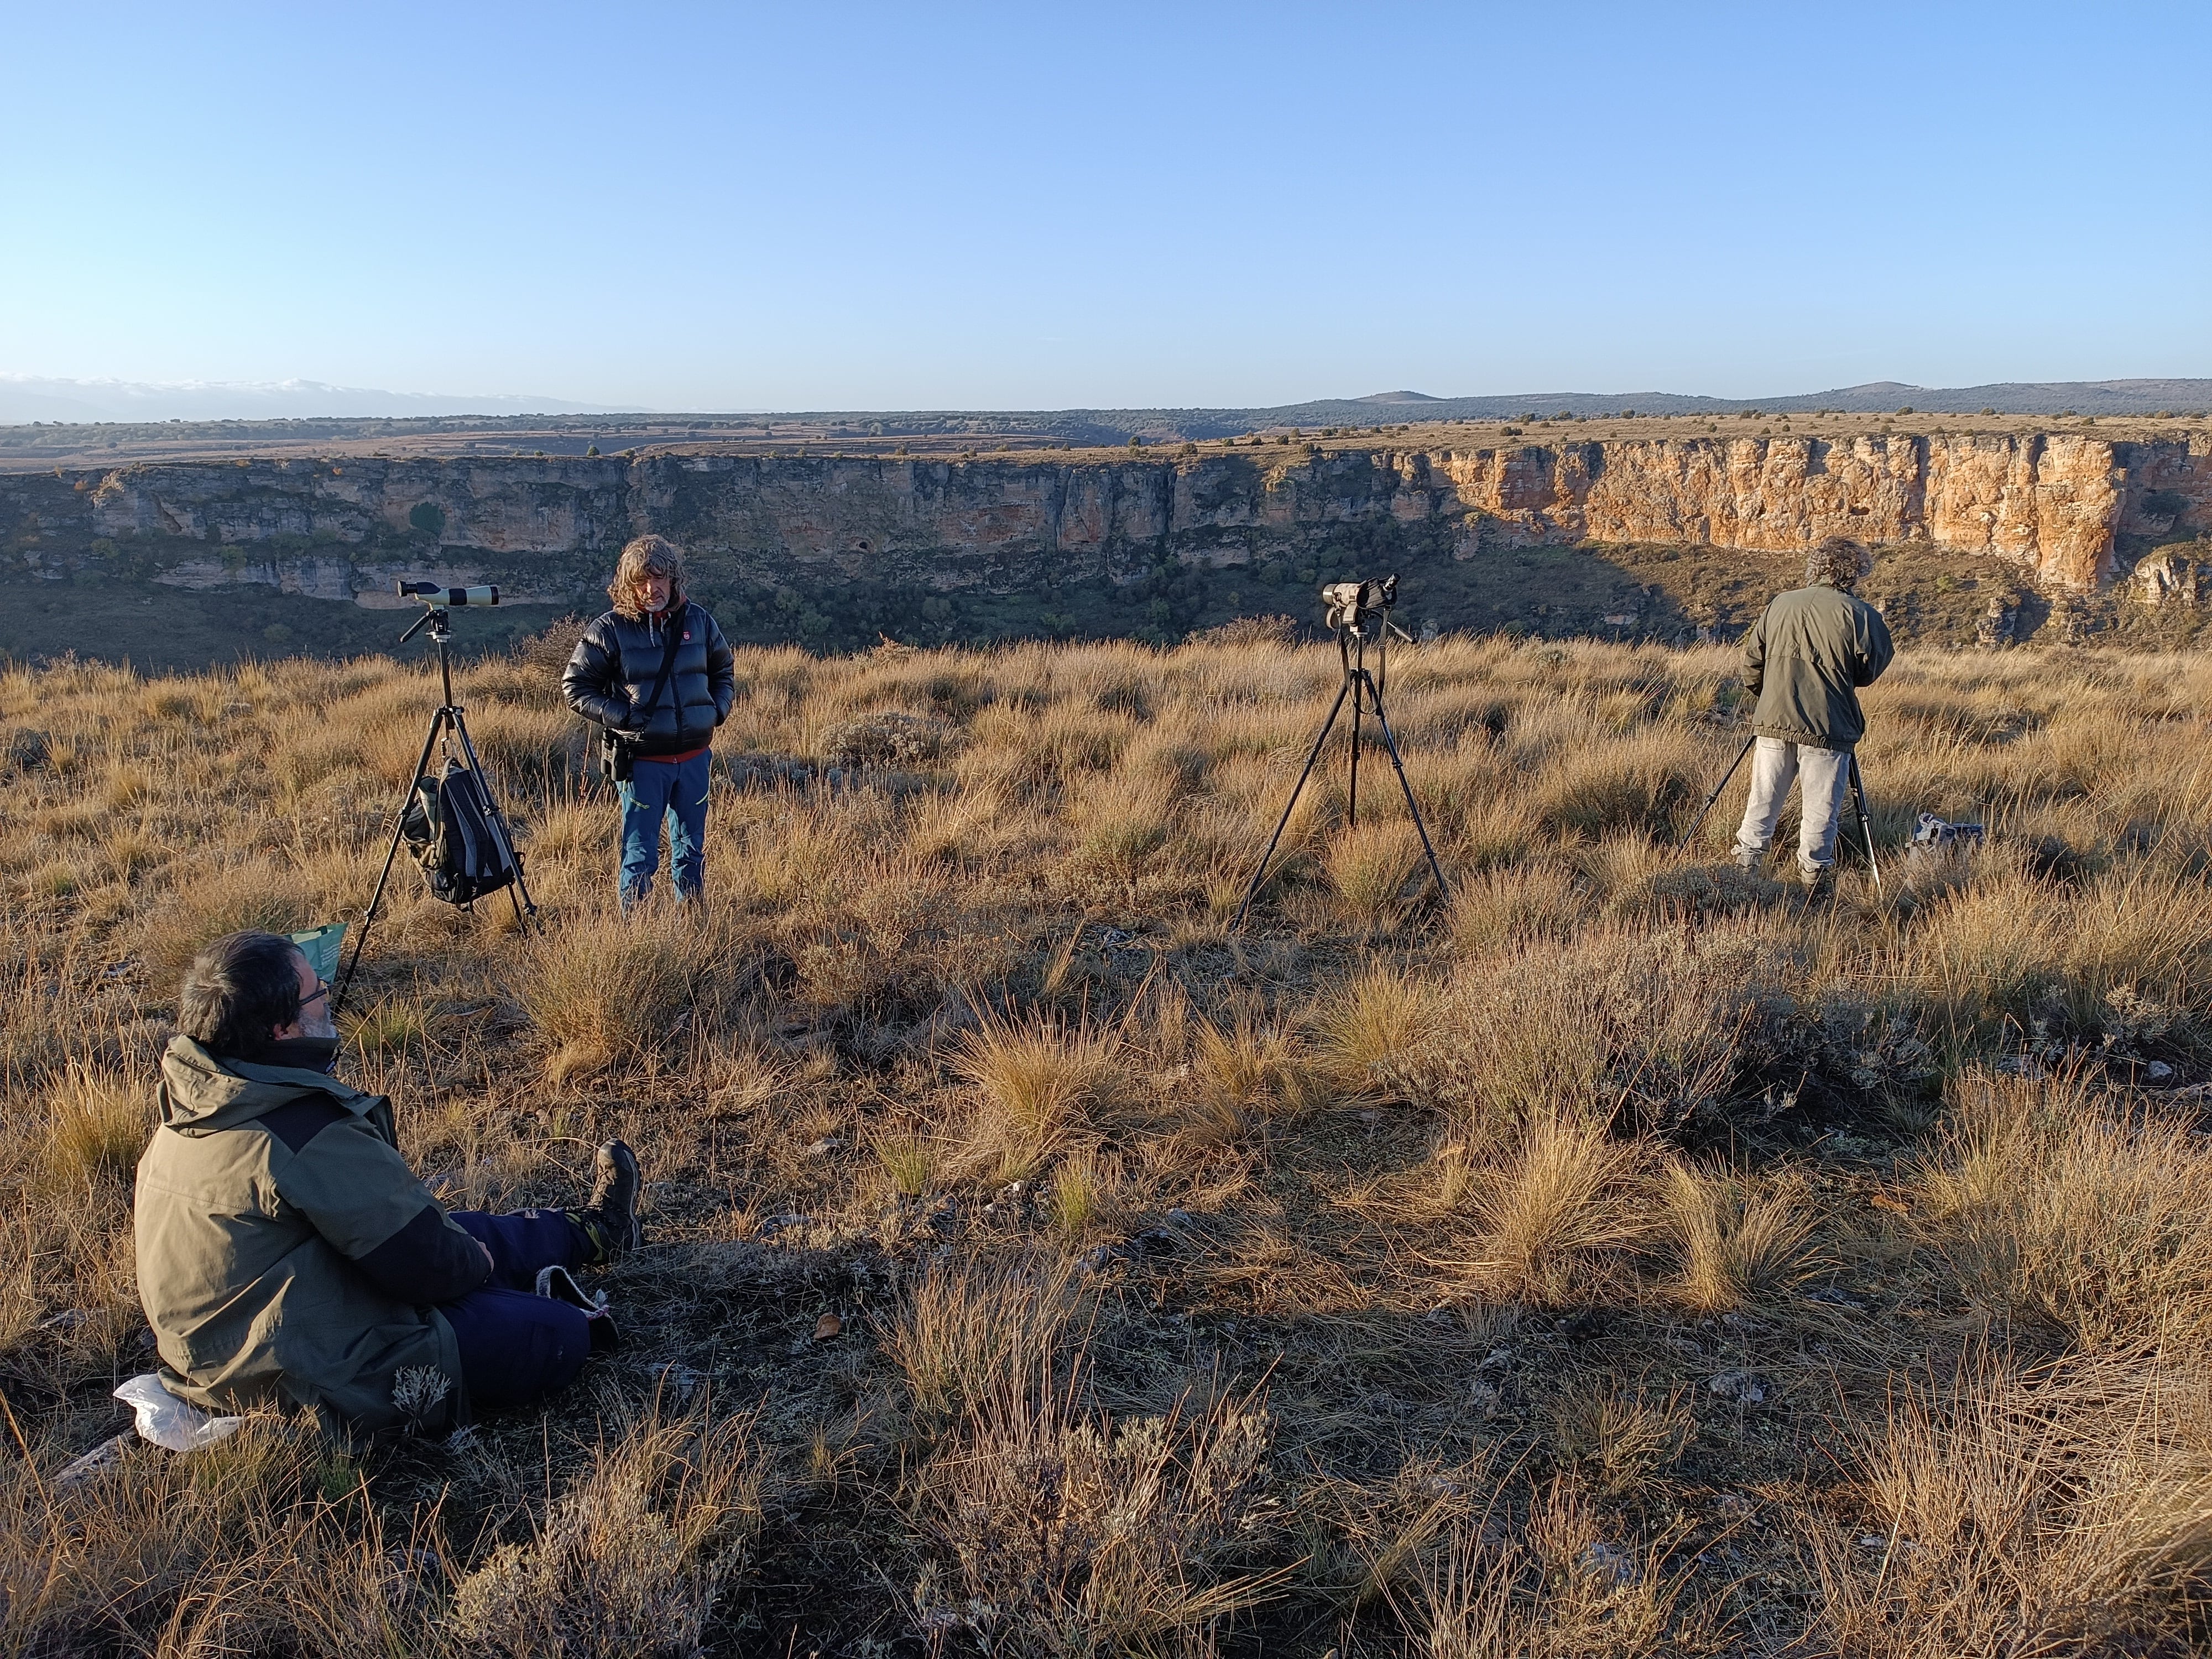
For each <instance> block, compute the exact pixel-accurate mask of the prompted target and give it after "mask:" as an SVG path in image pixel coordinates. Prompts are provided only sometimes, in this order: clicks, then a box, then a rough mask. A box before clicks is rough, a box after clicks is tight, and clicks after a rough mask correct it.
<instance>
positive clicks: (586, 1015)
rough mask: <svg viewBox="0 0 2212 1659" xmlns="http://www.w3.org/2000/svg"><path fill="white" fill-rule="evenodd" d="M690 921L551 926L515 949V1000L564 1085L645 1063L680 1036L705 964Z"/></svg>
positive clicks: (601, 918) (657, 916)
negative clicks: (568, 1079) (584, 1075)
mask: <svg viewBox="0 0 2212 1659" xmlns="http://www.w3.org/2000/svg"><path fill="white" fill-rule="evenodd" d="M706 957H707V951H706V950H705V948H704V945H703V941H702V938H701V936H700V934H699V933H698V932H697V930H696V927H695V926H693V925H692V924H691V922H690V919H689V918H686V917H684V916H682V915H675V914H672V913H670V912H667V911H657V912H656V911H647V912H646V913H643V914H641V915H639V916H637V917H636V918H635V919H630V918H625V917H623V916H621V915H616V914H614V913H612V912H602V913H600V914H599V915H587V916H581V917H578V918H576V919H574V921H571V922H569V923H568V925H567V926H566V927H556V928H549V929H547V930H546V931H544V933H539V934H538V935H536V936H535V937H534V938H532V939H530V940H529V941H527V942H526V944H525V945H522V947H521V948H520V950H519V951H516V953H515V955H514V957H513V967H512V969H511V975H512V978H511V985H512V988H513V994H514V999H515V1000H516V1001H517V1002H519V1003H520V1004H521V1006H522V1008H523V1010H524V1012H526V1013H527V1014H528V1015H529V1016H530V1020H531V1023H532V1024H533V1025H535V1026H536V1027H537V1028H538V1031H539V1032H540V1033H541V1034H542V1035H543V1036H544V1039H545V1041H546V1042H548V1043H549V1044H550V1045H551V1048H552V1053H551V1056H550V1059H549V1060H548V1061H547V1069H548V1071H549V1073H550V1074H551V1075H553V1076H555V1077H556V1078H561V1077H574V1076H577V1075H580V1074H582V1073H589V1072H592V1071H597V1070H599V1069H600V1068H602V1067H604V1066H610V1065H614V1064H616V1063H617V1062H633V1063H634V1062H636V1061H639V1060H644V1059H646V1058H647V1056H648V1055H650V1054H653V1053H655V1052H656V1051H659V1050H661V1049H664V1048H667V1047H668V1046H669V1045H671V1043H673V1042H676V1041H677V1039H678V1036H679V1035H680V1033H681V1030H682V1026H683V1023H684V1021H685V1020H686V1019H687V1018H688V1017H689V1015H690V1013H691V1012H692V1010H693V1006H694V991H695V988H696V986H697V984H698V981H699V976H700V974H701V972H702V969H703V967H704V965H705V958H706Z"/></svg>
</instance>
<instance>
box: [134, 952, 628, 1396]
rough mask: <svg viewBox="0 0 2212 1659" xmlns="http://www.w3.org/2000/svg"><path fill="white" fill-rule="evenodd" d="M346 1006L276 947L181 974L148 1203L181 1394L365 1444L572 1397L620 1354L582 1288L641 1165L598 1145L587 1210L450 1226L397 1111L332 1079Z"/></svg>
mask: <svg viewBox="0 0 2212 1659" xmlns="http://www.w3.org/2000/svg"><path fill="white" fill-rule="evenodd" d="M329 994H330V987H328V986H326V985H325V984H324V983H323V982H322V981H320V980H319V979H318V978H317V977H316V975H315V972H314V970H313V969H312V968H311V967H309V966H308V965H307V958H306V957H304V956H302V955H301V952H300V951H299V950H298V949H297V947H295V945H293V944H292V942H291V941H290V940H289V939H282V938H279V937H277V936H276V935H274V934H270V933H234V934H231V935H230V936H229V937H228V938H226V939H218V940H216V942H215V944H213V945H210V946H209V947H208V948H207V949H206V950H205V951H203V952H201V954H200V957H199V958H198V960H197V961H196V962H195V963H193V964H192V967H191V972H190V973H189V974H187V975H186V976H185V984H184V989H183V992H182V994H181V995H180V997H179V1012H178V1022H177V1023H178V1026H179V1031H178V1034H177V1035H176V1036H173V1037H172V1038H171V1039H170V1041H169V1045H168V1048H167V1050H166V1051H165V1052H164V1053H163V1054H162V1056H161V1127H159V1128H157V1129H155V1132H154V1137H153V1139H152V1141H151V1142H150V1143H149V1145H148V1146H147V1148H146V1151H145V1153H144V1155H143V1157H142V1158H140V1159H139V1160H138V1177H137V1198H136V1216H135V1231H136V1233H137V1255H138V1293H139V1299H140V1301H141V1302H142V1303H143V1305H144V1307H145V1310H146V1318H147V1322H148V1323H149V1324H150V1325H151V1326H152V1327H153V1328H154V1335H155V1340H156V1342H157V1344H158V1345H159V1347H160V1351H161V1360H162V1373H161V1381H162V1383H163V1385H164V1386H165V1387H167V1389H169V1391H170V1392H171V1393H172V1394H174V1395H177V1396H178V1397H179V1398H180V1399H184V1400H187V1401H191V1402H193V1403H194V1404H196V1405H199V1406H204V1407H208V1408H210V1409H212V1410H219V1411H237V1410H243V1409H246V1408H247V1407H252V1406H257V1405H262V1406H276V1407H285V1406H287V1405H289V1406H292V1407H307V1408H309V1409H312V1410H313V1411H314V1412H316V1413H318V1415H319V1416H321V1417H323V1418H324V1419H325V1425H326V1426H328V1427H330V1428H332V1429H334V1430H335V1429H340V1428H355V1429H362V1430H369V1431H374V1430H375V1429H379V1428H382V1427H386V1426H388V1425H392V1424H395V1423H398V1422H400V1421H402V1420H408V1421H411V1422H413V1423H414V1424H416V1425H417V1426H421V1427H431V1426H438V1425H444V1424H447V1423H451V1422H455V1421H465V1420H466V1419H467V1417H468V1407H469V1405H470V1404H471V1402H473V1403H475V1404H477V1405H485V1406H498V1405H510V1404H520V1403H521V1402H523V1401H527V1400H531V1399H534V1398H536V1397H537V1396H538V1395H541V1394H544V1393H547V1392H549V1391H550V1390H552V1389H559V1388H562V1387H564V1386H565V1385H566V1384H568V1383H569V1382H571V1381H573V1380H574V1377H575V1376H576V1374H577V1372H578V1371H579V1370H581V1369H582V1368H583V1364H584V1361H585V1359H586V1357H587V1356H588V1355H589V1354H590V1353H591V1352H593V1350H594V1349H595V1348H600V1347H605V1346H611V1339H612V1336H613V1324H612V1322H611V1319H609V1318H608V1317H607V1316H606V1315H605V1312H604V1310H600V1309H594V1308H592V1307H591V1306H589V1304H587V1302H586V1299H585V1298H584V1297H582V1296H581V1294H580V1292H579V1291H577V1289H576V1286H575V1284H574V1279H572V1278H570V1277H569V1274H570V1273H572V1272H573V1270H574V1269H576V1268H578V1267H582V1266H584V1265H586V1264H587V1263H596V1262H603V1261H607V1260H609V1259H610V1258H611V1256H613V1255H617V1254H619V1253H620V1252H621V1251H623V1250H624V1249H629V1247H630V1246H631V1245H633V1244H635V1243H636V1242H637V1239H638V1230H637V1223H636V1205H637V1193H638V1175H637V1160H636V1159H635V1158H633V1157H632V1156H631V1154H630V1152H629V1148H628V1147H627V1146H623V1144H622V1143H621V1142H620V1141H610V1142H608V1143H607V1144H606V1145H605V1146H602V1147H600V1148H599V1156H598V1175H599V1182H598V1187H597V1189H596V1190H595V1191H594V1192H593V1194H592V1203H591V1206H589V1207H588V1208H587V1209H586V1210H584V1211H581V1212H568V1211H561V1210H524V1211H521V1212H518V1213H516V1214H513V1215H485V1214H481V1213H477V1212H467V1211H457V1212H451V1213H448V1212H447V1210H446V1209H445V1207H444V1206H442V1205H441V1204H440V1203H439V1202H438V1200H436V1199H435V1198H433V1197H432V1196H431V1195H430V1193H429V1191H428V1188H425V1187H424V1186H423V1185H422V1182H421V1181H419V1180H417V1179H416V1176H415V1174H414V1172H413V1171H412V1170H410V1169H409V1168H408V1167H407V1164H406V1160H405V1159H404V1158H401V1156H400V1155H399V1150H398V1145H397V1137H396V1136H395V1134H394V1132H393V1125H392V1103H391V1102H390V1101H389V1100H387V1099H386V1098H385V1097H382V1096H380V1095H369V1094H363V1093H362V1092H361V1091H358V1090H356V1089H351V1088H349V1087H347V1086H346V1085H344V1084H343V1083H340V1082H338V1081H337V1079H334V1078H332V1077H331V1076H330V1075H329V1073H330V1068H331V1064H332V1062H333V1061H334V1060H335V1059H336V1057H337V1032H336V1030H335V1029H334V1028H333V1026H332V1025H331V1015H330V995H329ZM549 1270H558V1271H557V1272H556V1271H549ZM533 1291H534V1292H535V1293H534V1294H533V1293H532V1292H533ZM564 1298H565V1299H564Z"/></svg>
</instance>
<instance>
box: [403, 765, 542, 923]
mask: <svg viewBox="0 0 2212 1659" xmlns="http://www.w3.org/2000/svg"><path fill="white" fill-rule="evenodd" d="M491 815H492V806H491V801H490V799H489V797H488V796H487V795H486V794H485V793H484V787H483V782H482V781H480V780H479V779H478V778H477V775H476V774H475V773H473V772H471V770H469V769H468V768H467V767H465V766H464V765H462V764H461V763H460V762H459V761H457V760H448V761H447V763H446V767H445V769H444V770H443V771H442V772H440V773H438V774H436V775H435V776H434V775H430V774H428V773H425V774H424V775H422V776H421V777H419V778H417V779H416V780H415V793H414V794H413V795H412V796H410V798H409V799H408V802H407V811H406V813H405V815H404V817H402V818H401V819H400V825H399V828H400V833H401V834H402V835H403V836H405V837H406V840H407V846H408V848H409V850H410V852H412V853H413V854H414V855H415V862H416V864H418V865H420V866H422V879H423V880H424V881H426V882H428V884H429V886H430V892H431V895H432V896H433V897H435V898H441V899H443V900H444V901H445V902H447V903H448V904H461V905H466V904H471V903H473V902H475V901H477V899H480V898H482V897H483V896H484V895H485V894H486V893H495V892H497V891H498V890H500V889H501V888H502V887H505V886H507V885H508V884H510V883H512V882H513V880H514V878H515V876H516V874H517V873H518V872H517V871H516V869H515V866H514V860H513V858H512V857H511V856H510V854H508V852H507V842H506V838H505V837H504V836H501V835H499V834H497V833H495V831H494V829H493V828H492V823H491Z"/></svg>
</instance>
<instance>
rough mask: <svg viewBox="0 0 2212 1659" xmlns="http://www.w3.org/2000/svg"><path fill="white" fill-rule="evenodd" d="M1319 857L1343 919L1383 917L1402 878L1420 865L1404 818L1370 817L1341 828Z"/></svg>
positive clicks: (1388, 916) (1390, 911)
mask: <svg viewBox="0 0 2212 1659" xmlns="http://www.w3.org/2000/svg"><path fill="white" fill-rule="evenodd" d="M1322 863H1323V867H1324V868H1325V869H1326V870H1327V871H1328V884H1329V885H1330V886H1331V887H1333V888H1334V889H1335V890H1336V896H1337V897H1338V898H1339V899H1340V900H1342V901H1343V903H1344V911H1345V915H1346V918H1347V919H1348V920H1351V921H1355V922H1358V923H1360V924H1363V925H1364V924H1371V923H1374V922H1378V921H1381V922H1387V921H1390V920H1392V919H1393V917H1394V915H1395V911H1396V909H1397V908H1398V903H1399V901H1400V900H1401V898H1402V897H1403V896H1404V890H1405V886H1406V884H1407V880H1408V879H1409V878H1411V877H1412V876H1413V872H1414V871H1415V869H1416V868H1418V867H1421V842H1420V836H1419V834H1417V833H1416V832H1415V830H1414V829H1413V824H1412V823H1411V822H1410V821H1409V820H1405V819H1395V818H1386V819H1383V820H1380V821H1377V820H1375V819H1371V818H1370V820H1369V821H1368V822H1366V823H1362V824H1361V825H1359V827H1358V829H1345V830H1342V831H1340V833H1339V834H1338V835H1337V836H1336V838H1335V840H1334V842H1331V843H1330V844H1329V848H1328V852H1327V854H1324V856H1323V860H1322ZM1423 873H1424V874H1425V873H1426V872H1425V869H1424V870H1423Z"/></svg>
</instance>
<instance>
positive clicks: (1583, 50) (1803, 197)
mask: <svg viewBox="0 0 2212 1659" xmlns="http://www.w3.org/2000/svg"><path fill="white" fill-rule="evenodd" d="M0 42H4V45H0V372H9V373H15V374H44V375H58V376H71V377H93V376H116V377H120V378H123V379H127V380H192V379H198V380H280V379H284V378H289V377H295V376H296V377H301V378H305V379H310V380H325V381H332V382H337V383H339V384H343V385H350V386H378V387H384V388H389V389H392V390H398V391H412V392H532V393H538V394H544V395H550V396H556V397H565V398H585V399H599V400H605V401H609V402H616V403H623V404H640V405H644V406H648V407H653V408H665V409H763V408H768V409H793V408H869V407H872V408H917V407H946V406H954V407H988V408H1037V407H1066V406H1074V405H1084V404H1092V405H1128V404H1232V405H1234V404H1268V403H1276V402H1286V401H1291V400H1294V399H1298V398H1308V397H1315V396H1333V395H1358V394H1360V393H1364V392H1373V391H1379V390H1383V389H1387V388H1392V387H1398V386H1411V387H1413V388H1415V389H1417V390H1420V391H1424V392H1434V393H1438V394H1453V393H1475V392H1518V391H1538V390H1542V391H1560V390H1585V391H1592V392H1612V391H1623V392H1626V391H1642V390H1667V391H1682V392H1711V393H1717V394H1722V395H1730V396H1746V397H1755V396H1759V395H1763V394H1770V393H1780V392H1797V391H1812V390H1818V389H1821V388H1825V387H1828V386H1839V385H1846V384H1850V383H1853V382H1857V381H1863V380H1880V379H1896V380H1908V381H1912V382H1915V383H1917V384H1922V385H1960V384H1967V383H1972V382H1977V381H1983V380H2057V379H2089V378H2097V379H2101V378H2106V377H2109V376H2118V375H2162V374H2185V375H2212V180H2208V177H2207V165H2208V161H2212V153H2209V152H2208V150H2207V149H2206V129H2205V117H2206V114H2207V111H2208V108H2212V4H2207V3H2204V0H2183V3H2172V4H2129V3H2099V4H2093V5H2091V4H2083V3H2080V0H2069V3H2058V4H2041V3H2032V0H2008V3H1995V4H1976V5H1967V4H1948V5H1947V4H1943V3H1940V0H1919V3H1912V4H1882V3H1870V0H1861V3H1858V4H1856V5H1849V6H1832V5H1830V6H1805V5H1792V4H1781V3H1775V0H1760V3H1750V4H1696V3H1686V4H1673V5H1660V4H1651V3H1643V4H1620V5H1612V4H1603V3H1577V4H1573V5H1568V4H1563V3H1562V4H1550V5H1532V4H1527V3H1522V4H1515V5H1507V6H1488V5H1472V4H1470V5H1461V6H1422V5H1389V4H1373V5H1359V4H1346V3H1341V0H1340V3H1334V4H1328V5H1315V6H1305V5H1300V4H1294V3H1272V4H1264V5H1249V6H1231V5H1208V4H1206V3H1202V0H1196V3H1194V0H1183V3H1178V4H1171V5H1154V4H1147V3H1133V0H1125V3H1116V4H1113V5H1103V4H1096V3H1093V4H1088V5H1085V4H1075V5H1066V4H1039V3H1034V0H1031V3H1024V4H1020V5H1009V6H1004V7H984V6H957V5H956V6H933V5H927V4H922V5H917V4H911V3H909V4H904V5H884V6H875V5H869V4H857V3H851V0H847V3H841V4H836V5H805V4H792V3H782V4H778V5H773V6H760V7H747V6H738V5H726V6H713V5H675V4H669V5H654V4H615V5H607V4H596V5H569V4H560V3H542V0H538V3H530V4H501V3H472V0H444V3H441V4H435V5H426V4H414V3H384V4H379V5H376V6H368V5H352V6H347V5H337V4H331V5H324V4H306V5H303V4H298V3H289V4H284V5H270V6H217V5H196V4H192V3H190V0H167V3H162V4H159V5H144V6H131V5H103V4H99V3H91V0H88V3H79V4H73V5H60V4H56V3H52V0H43V3H38V4H29V3H16V0H0Z"/></svg>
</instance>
